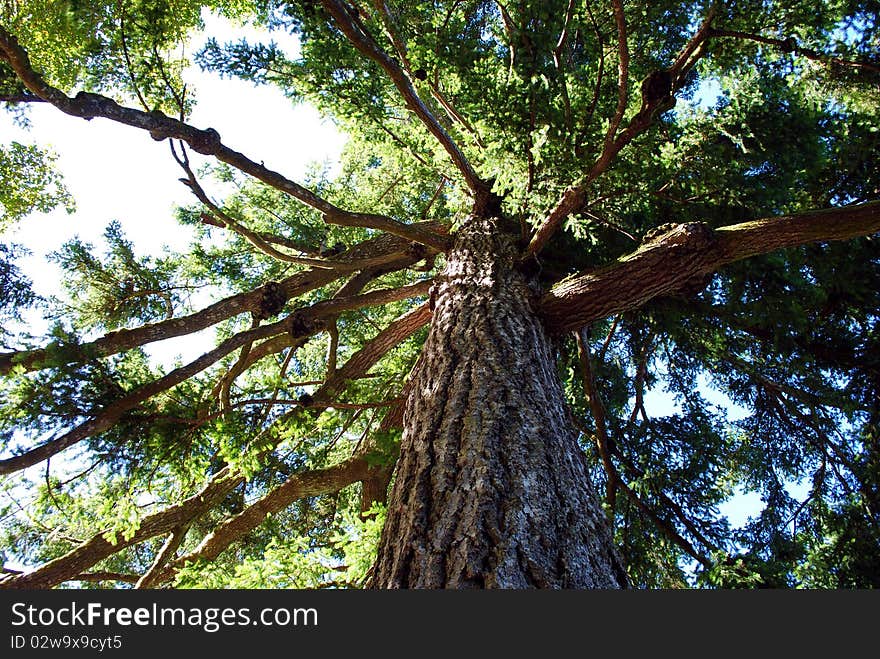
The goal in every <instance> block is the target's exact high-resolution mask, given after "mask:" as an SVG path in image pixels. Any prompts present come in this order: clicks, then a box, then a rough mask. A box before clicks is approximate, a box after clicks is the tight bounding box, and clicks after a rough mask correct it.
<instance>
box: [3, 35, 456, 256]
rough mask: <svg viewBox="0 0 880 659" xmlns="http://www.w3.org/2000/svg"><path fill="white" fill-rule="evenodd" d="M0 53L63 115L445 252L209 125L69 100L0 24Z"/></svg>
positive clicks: (424, 235)
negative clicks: (337, 199) (169, 145)
mask: <svg viewBox="0 0 880 659" xmlns="http://www.w3.org/2000/svg"><path fill="white" fill-rule="evenodd" d="M0 57H3V58H4V59H5V60H6V61H7V62H8V63H9V65H10V66H11V67H12V69H13V71H15V73H16V75H17V76H18V77H19V79H20V80H21V81H22V82H23V83H24V85H25V86H26V87H27V88H28V89H30V90H31V91H32V92H33V93H35V94H37V95H38V96H40V97H42V98H44V99H46V101H48V102H49V103H51V104H52V105H54V106H55V107H56V108H58V109H59V110H61V111H62V112H64V113H65V114H69V115H71V116H74V117H79V118H81V119H86V120H90V119H93V118H95V117H103V118H105V119H110V120H111V121H115V122H117V123H121V124H125V125H127V126H132V127H134V128H140V129H142V130H145V131H147V132H149V133H150V136H151V137H152V138H153V139H155V140H158V141H161V140H164V139H176V140H180V141H181V142H185V143H186V144H188V145H189V146H190V148H192V150H193V151H195V152H196V153H200V154H202V155H208V156H214V157H215V158H217V159H218V160H220V161H221V162H225V163H226V164H228V165H231V166H233V167H235V168H236V169H239V170H240V171H242V172H244V173H246V174H249V175H251V176H253V177H254V178H256V179H258V180H260V181H262V182H263V183H265V184H266V185H269V186H271V187H273V188H275V189H277V190H280V191H282V192H285V193H286V194H288V195H290V196H291V197H293V198H294V199H298V200H299V201H301V202H302V203H304V204H305V205H307V206H310V207H311V208H314V209H316V210H319V211H321V213H323V217H324V220H325V221H326V222H328V223H331V224H338V225H341V226H350V227H364V228H370V229H378V230H381V231H387V232H388V233H392V234H394V235H397V236H401V237H403V238H406V239H408V240H411V241H415V242H418V243H422V244H423V245H428V246H429V247H433V248H434V249H437V250H439V251H446V249H447V248H448V241H447V239H446V238H445V237H444V236H438V235H436V234H433V233H430V232H428V231H425V230H424V229H422V228H420V227H418V226H415V225H409V224H403V223H402V222H398V221H397V220H394V219H392V218H390V217H387V216H385V215H374V214H370V213H354V212H351V211H346V210H343V209H341V208H339V207H337V206H335V205H334V204H331V203H330V202H329V201H327V200H326V199H323V198H321V197H319V196H318V195H316V194H315V193H314V192H312V191H311V190H309V189H308V188H304V187H303V186H301V185H299V184H298V183H295V182H293V181H291V180H290V179H288V178H286V177H284V176H283V175H282V174H279V173H278V172H276V171H273V170H271V169H269V168H267V167H265V166H264V165H262V164H258V163H256V162H254V161H253V160H251V159H249V158H248V157H247V156H245V155H244V154H242V153H239V152H238V151H234V150H232V149H230V148H229V147H227V146H225V145H224V144H223V143H222V142H221V140H220V135H219V134H218V133H217V131H216V130H214V129H213V128H207V129H205V130H200V129H198V128H194V127H193V126H190V125H188V124H186V123H184V122H182V121H178V120H177V119H173V118H171V117H168V116H166V115H165V114H163V113H162V112H159V111H153V112H143V111H141V110H136V109H133V108H128V107H124V106H121V105H119V104H118V103H117V102H116V101H114V100H113V99H111V98H108V97H106V96H101V95H100V94H92V93H89V92H79V93H78V94H77V95H76V96H75V97H73V98H71V97H68V96H67V95H66V94H65V93H64V92H62V91H60V90H59V89H56V88H54V87H52V86H51V85H49V84H47V83H46V82H45V81H44V80H43V79H42V78H41V77H40V75H39V74H37V72H36V71H35V70H34V69H33V67H32V66H31V64H30V60H29V59H28V56H27V53H26V52H25V51H24V49H23V48H21V47H20V46H19V45H18V41H17V40H16V39H15V37H14V36H13V35H11V34H10V33H9V32H7V31H6V30H5V29H3V28H2V27H0Z"/></svg>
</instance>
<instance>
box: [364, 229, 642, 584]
mask: <svg viewBox="0 0 880 659" xmlns="http://www.w3.org/2000/svg"><path fill="white" fill-rule="evenodd" d="M515 257H516V250H515V249H514V247H513V245H512V242H511V241H510V240H509V239H508V238H507V237H506V236H505V235H504V234H502V233H501V232H499V231H498V230H497V228H496V226H495V223H494V222H492V221H490V220H486V219H481V218H474V219H471V220H469V222H468V223H467V224H466V225H465V226H464V227H462V229H461V230H460V231H459V232H458V234H457V236H456V240H455V245H454V247H453V248H452V250H451V251H450V252H449V255H448V263H447V267H446V270H445V272H444V273H443V275H442V276H441V277H440V278H439V279H438V280H437V285H436V291H435V294H434V299H435V304H436V306H435V310H434V318H433V321H432V325H431V331H430V334H429V336H428V339H427V342H426V344H425V347H424V352H423V358H422V363H421V368H420V369H419V371H418V373H417V374H416V375H415V379H414V381H413V386H412V394H411V396H410V398H409V402H408V405H407V409H406V416H405V419H404V434H403V442H402V447H401V456H400V460H399V462H398V467H397V473H396V478H395V483H394V487H393V491H392V494H391V501H390V504H389V510H388V518H387V521H386V524H385V528H384V531H383V536H382V540H381V542H380V546H379V553H378V558H377V562H376V565H375V567H374V574H373V577H372V582H371V585H372V586H373V587H376V588H616V587H624V586H625V585H626V577H625V573H624V571H623V568H622V565H621V562H620V560H619V558H618V557H617V554H616V552H615V550H614V547H613V544H612V542H611V536H610V533H609V530H608V527H607V523H606V519H605V516H604V514H603V512H602V510H601V508H600V507H599V505H598V502H597V499H596V497H595V495H594V493H593V490H592V487H591V486H590V484H589V482H588V477H587V473H586V468H585V462H584V458H583V455H582V452H581V449H580V448H579V447H578V445H577V442H576V434H575V432H574V430H573V428H572V426H571V425H570V422H569V420H568V416H567V413H566V409H565V403H564V399H563V392H562V385H561V382H560V380H559V377H558V375H557V371H556V366H555V362H554V355H553V350H552V346H551V341H550V339H549V337H548V335H547V333H546V331H545V330H544V328H543V326H542V325H541V322H540V321H539V320H538V317H537V315H536V313H535V308H536V304H535V303H536V301H537V299H536V296H535V293H534V292H533V291H532V290H531V289H530V288H529V287H528V285H527V284H526V282H525V280H524V278H523V276H522V275H521V274H520V273H519V272H518V271H517V270H515V269H514V267H513V265H514V262H515Z"/></svg>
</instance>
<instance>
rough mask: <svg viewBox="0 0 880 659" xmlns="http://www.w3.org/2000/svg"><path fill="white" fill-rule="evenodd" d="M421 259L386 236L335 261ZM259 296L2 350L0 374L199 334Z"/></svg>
mask: <svg viewBox="0 0 880 659" xmlns="http://www.w3.org/2000/svg"><path fill="white" fill-rule="evenodd" d="M420 224H421V225H422V226H424V227H425V229H426V230H428V231H437V232H442V233H445V232H446V227H445V226H444V225H442V224H440V223H438V222H424V223H420ZM423 258H424V255H423V254H422V253H420V251H419V250H413V249H412V243H410V242H409V241H406V240H403V239H402V238H400V237H398V236H394V235H391V236H387V235H385V236H378V237H376V238H372V239H370V240H367V241H364V242H362V243H360V244H359V245H355V246H353V247H351V248H350V249H347V250H346V251H344V252H342V253H341V254H339V255H337V257H336V259H335V260H334V261H335V262H337V263H342V262H345V263H352V264H356V265H357V266H358V267H362V268H376V267H380V266H381V267H382V270H383V271H385V272H393V271H395V270H400V269H402V268H405V267H408V266H410V265H413V264H414V263H417V262H418V261H420V260H421V259H423ZM343 269H344V268H343ZM342 274H343V273H342V272H337V271H333V270H328V269H315V270H308V271H306V272H300V273H297V274H295V275H292V276H290V277H287V278H285V279H282V280H281V281H279V282H278V286H279V290H280V292H282V293H283V294H284V295H285V296H286V297H287V298H288V299H291V298H294V297H298V296H300V295H302V294H303V293H307V292H308V291H311V290H314V289H316V288H320V287H321V286H326V285H327V284H329V283H330V282H332V281H333V280H335V279H337V278H338V277H340V276H341V275H342ZM262 296H263V289H262V288H256V289H254V290H252V291H248V292H246V293H239V294H238V295H233V296H231V297H228V298H226V299H224V300H220V301H219V302H215V303H214V304H212V305H210V306H208V307H205V308H204V309H202V310H201V311H198V312H196V313H194V314H191V315H189V316H184V317H182V318H171V319H168V320H165V321H162V322H159V323H153V324H149V325H143V326H141V327H137V328H134V329H123V330H119V331H116V332H110V333H109V334H107V335H106V336H103V337H101V338H99V339H95V340H94V341H90V342H88V343H82V344H75V345H64V344H57V343H53V344H50V345H48V346H47V347H45V348H38V349H36V350H22V351H20V352H11V353H0V375H7V374H9V373H10V372H12V371H13V370H22V369H23V372H28V371H34V370H38V369H41V368H48V367H51V366H63V365H64V364H72V363H81V362H87V361H90V360H92V359H97V358H99V357H108V356H110V355H115V354H117V353H120V352H125V351H126V350H130V349H131V348H135V347H137V346H143V345H146V344H148V343H152V342H154V341H162V340H164V339H170V338H174V337H178V336H184V335H186V334H191V333H193V332H198V331H199V330H203V329H206V328H208V327H210V326H212V325H216V324H217V323H219V322H221V321H224V320H226V319H228V318H231V317H233V316H236V315H238V314H241V313H245V312H248V311H252V310H254V309H256V308H257V307H258V305H259V303H260V300H261V299H262Z"/></svg>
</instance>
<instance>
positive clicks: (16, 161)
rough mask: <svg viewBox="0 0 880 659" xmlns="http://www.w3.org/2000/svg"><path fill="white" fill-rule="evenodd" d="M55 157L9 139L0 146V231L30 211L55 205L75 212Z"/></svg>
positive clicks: (41, 211)
mask: <svg viewBox="0 0 880 659" xmlns="http://www.w3.org/2000/svg"><path fill="white" fill-rule="evenodd" d="M56 160H57V157H56V156H54V155H52V154H50V153H47V152H45V151H41V150H40V149H39V148H38V147H37V146H35V145H30V146H28V145H25V144H20V143H18V142H11V143H10V144H9V145H5V146H3V147H0V232H3V231H6V230H7V229H9V228H10V227H12V226H13V225H14V224H15V223H17V222H18V221H20V220H21V219H22V218H24V217H26V216H27V215H29V214H30V213H34V212H38V213H48V212H49V211H51V210H53V209H54V208H56V207H58V206H61V207H63V208H64V209H65V210H66V211H67V212H68V213H72V212H73V211H74V203H73V198H72V197H71V196H70V194H69V193H68V192H67V190H66V189H65V188H64V185H63V184H62V182H61V177H60V175H59V174H58V171H57V169H56V168H55V161H56Z"/></svg>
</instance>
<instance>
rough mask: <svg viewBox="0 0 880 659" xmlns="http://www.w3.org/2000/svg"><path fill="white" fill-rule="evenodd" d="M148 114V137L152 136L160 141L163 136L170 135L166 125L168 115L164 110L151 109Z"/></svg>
mask: <svg viewBox="0 0 880 659" xmlns="http://www.w3.org/2000/svg"><path fill="white" fill-rule="evenodd" d="M148 115H149V117H150V119H151V123H152V126H151V128H150V137H152V138H153V139H154V140H156V141H157V142H161V141H162V140H164V139H165V138H167V137H170V136H171V133H170V131H169V130H168V125H167V120H168V116H167V115H166V114H165V113H164V112H162V110H153V111H151V112H149V113H148Z"/></svg>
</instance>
